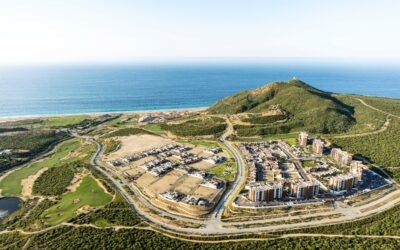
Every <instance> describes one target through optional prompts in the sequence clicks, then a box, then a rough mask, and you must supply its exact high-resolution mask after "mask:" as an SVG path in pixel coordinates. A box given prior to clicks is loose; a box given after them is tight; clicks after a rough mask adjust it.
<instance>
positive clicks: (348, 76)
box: [0, 63, 400, 117]
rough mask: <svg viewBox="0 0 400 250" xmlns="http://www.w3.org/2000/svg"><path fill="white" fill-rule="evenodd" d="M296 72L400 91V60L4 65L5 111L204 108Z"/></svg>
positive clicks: (366, 88) (326, 83)
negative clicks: (398, 62)
mask: <svg viewBox="0 0 400 250" xmlns="http://www.w3.org/2000/svg"><path fill="white" fill-rule="evenodd" d="M293 77H296V78H297V79H300V80H303V81H305V82H307V83H309V84H311V85H313V86H315V87H317V88H319V89H322V90H325V91H331V92H335V93H351V94H364V95H376V96H385V97H393V98H400V67H395V66H387V67H385V66H382V65H376V66H373V65H350V64H346V65H338V64H332V65H330V64H317V63H316V64H304V65H302V64H301V63H299V64H284V63H279V64H273V63H265V64H263V63H256V64H251V63H243V64H241V63H231V64H230V63H227V64H222V63H221V64H212V63H210V64H207V63H202V64H200V63H199V64H190V63H188V64H184V63H177V64H173V65H167V64H161V63H160V64H149V63H147V64H131V65H128V64H125V65H116V64H114V65H58V66H57V65H56V66H54V65H53V66H44V65H43V66H12V67H4V66H3V67H0V117H15V116H34V115H52V114H57V115H59V114H78V113H94V112H119V111H121V112H122V111H141V110H162V109H182V108H195V107H206V106H209V105H211V104H212V103H214V102H215V101H217V100H219V99H221V98H223V97H225V96H228V95H231V94H233V93H236V92H239V91H242V90H246V89H252V88H257V87H259V86H262V85H264V84H266V83H268V82H272V81H286V80H289V79H291V78H293Z"/></svg>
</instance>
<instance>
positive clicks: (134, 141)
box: [107, 135, 173, 160]
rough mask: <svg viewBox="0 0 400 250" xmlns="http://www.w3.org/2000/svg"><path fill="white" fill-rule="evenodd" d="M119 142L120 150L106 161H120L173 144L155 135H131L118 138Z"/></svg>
mask: <svg viewBox="0 0 400 250" xmlns="http://www.w3.org/2000/svg"><path fill="white" fill-rule="evenodd" d="M119 140H120V141H121V147H120V149H118V150H117V151H115V152H113V153H111V154H110V155H109V156H108V157H107V159H108V160H117V159H121V158H123V157H125V156H129V155H133V154H135V153H139V152H141V151H145V150H149V149H152V148H157V147H162V146H164V145H166V144H169V143H172V142H173V141H172V140H169V139H165V138H163V137H160V136H155V135H131V136H126V137H120V138H119Z"/></svg>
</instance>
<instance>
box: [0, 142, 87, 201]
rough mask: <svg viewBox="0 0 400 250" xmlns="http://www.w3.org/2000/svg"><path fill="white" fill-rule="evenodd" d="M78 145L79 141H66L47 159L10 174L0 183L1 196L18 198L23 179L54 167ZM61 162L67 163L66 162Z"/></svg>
mask: <svg viewBox="0 0 400 250" xmlns="http://www.w3.org/2000/svg"><path fill="white" fill-rule="evenodd" d="M80 145H81V143H80V142H79V140H76V139H74V140H68V141H66V142H64V143H62V144H61V146H60V147H59V148H58V150H57V152H56V153H55V154H53V155H51V156H50V157H49V158H46V159H44V160H42V161H39V162H35V163H33V164H31V165H29V166H28V167H24V168H20V169H17V170H15V171H14V172H12V173H10V174H9V175H7V176H6V177H4V179H2V180H1V182H0V189H1V194H2V195H4V196H20V195H21V190H22V186H21V181H22V180H23V179H25V178H27V177H29V176H31V175H34V174H36V173H37V172H38V171H39V170H40V169H42V168H44V167H48V168H52V167H56V166H57V165H58V164H59V163H60V161H61V159H62V158H64V157H65V156H67V155H68V154H69V153H70V152H72V151H75V150H77V149H78V148H79V147H80ZM71 159H72V158H71ZM68 160H70V159H68ZM63 162H67V160H66V161H63Z"/></svg>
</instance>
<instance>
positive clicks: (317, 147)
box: [312, 139, 324, 155]
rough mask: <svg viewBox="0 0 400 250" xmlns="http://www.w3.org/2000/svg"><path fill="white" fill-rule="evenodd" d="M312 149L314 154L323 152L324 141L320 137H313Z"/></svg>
mask: <svg viewBox="0 0 400 250" xmlns="http://www.w3.org/2000/svg"><path fill="white" fill-rule="evenodd" d="M312 149H313V152H314V154H317V155H322V153H323V152H324V141H323V140H321V139H314V141H313V144H312Z"/></svg>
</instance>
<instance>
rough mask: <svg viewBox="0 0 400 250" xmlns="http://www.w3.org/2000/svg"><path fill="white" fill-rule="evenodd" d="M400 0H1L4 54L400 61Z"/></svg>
mask: <svg viewBox="0 0 400 250" xmlns="http://www.w3.org/2000/svg"><path fill="white" fill-rule="evenodd" d="M399 11H400V1H398V0H379V1H376V0H335V1H328V0H320V1H317V0H314V1H310V0H301V1H298V0H279V1H278V0H273V1H272V0H260V1H258V0H246V1H244V0H224V1H222V0H201V1H199V0H144V1H143V0H141V1H136V0H129V1H128V0H113V1H109V0H107V1H105V0H68V1H55V0H36V1H32V0H0V63H2V64H12V63H55V62H57V63H59V62H129V61H136V60H139V61H140V60H150V61H151V60H174V59H185V58H278V59H279V58H359V59H360V58H361V59H364V58H365V59H368V60H371V59H381V60H389V61H390V60H394V61H400V31H399V29H400V14H399Z"/></svg>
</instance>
